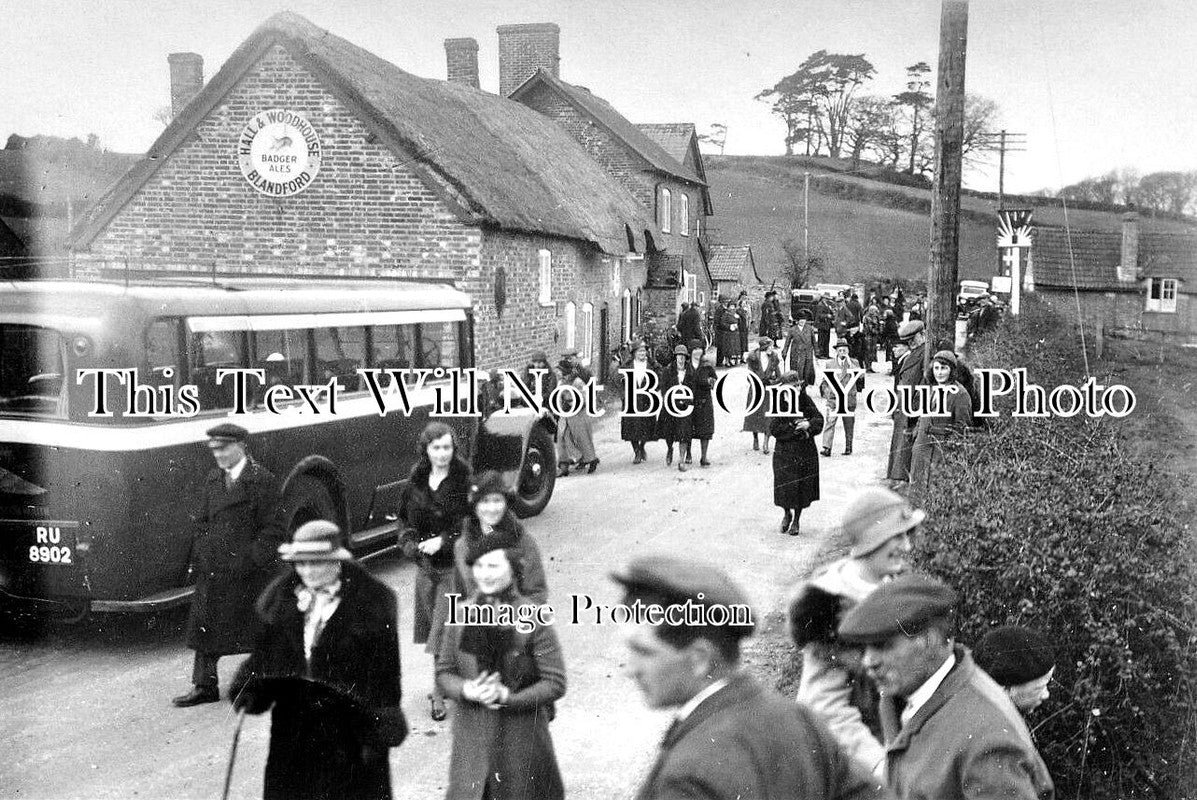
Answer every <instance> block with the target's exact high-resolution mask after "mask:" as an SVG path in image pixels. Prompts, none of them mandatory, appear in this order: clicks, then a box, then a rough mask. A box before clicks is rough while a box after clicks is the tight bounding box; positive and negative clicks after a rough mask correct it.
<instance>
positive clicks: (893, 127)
mask: <svg viewBox="0 0 1197 800" xmlns="http://www.w3.org/2000/svg"><path fill="white" fill-rule="evenodd" d="M894 112H895V109H894V105H893V103H892V102H890V100H889V99H888V98H885V97H880V96H878V95H865V96H864V97H861V98H860V99H858V100H857V101H856V103H855V104H854V105H853V108H852V113H851V115H850V116H849V117H848V124H847V128H846V129H845V131H844V144H845V145H846V146H847V148H848V152H849V153H851V158H852V169H853V170H856V169H859V168H860V160H861V157H862V156H863V155H864V153H865V152H866V151H871V152H874V153H879V154H881V155H882V158H879V159H878V160H884V156H885V155H886V154H888V153H889V152H891V149H892V147H893V143H894V141H895V140H898V139H900V137H899V135H898V131H897V119H896V115H895V113H894Z"/></svg>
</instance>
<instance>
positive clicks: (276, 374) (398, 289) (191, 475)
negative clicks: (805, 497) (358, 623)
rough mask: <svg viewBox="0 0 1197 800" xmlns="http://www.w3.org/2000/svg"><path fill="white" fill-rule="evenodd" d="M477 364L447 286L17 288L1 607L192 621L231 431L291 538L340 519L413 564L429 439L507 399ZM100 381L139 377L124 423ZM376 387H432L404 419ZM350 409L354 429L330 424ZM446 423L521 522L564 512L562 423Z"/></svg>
mask: <svg viewBox="0 0 1197 800" xmlns="http://www.w3.org/2000/svg"><path fill="white" fill-rule="evenodd" d="M473 353H474V343H473V326H472V313H471V305H470V299H469V297H468V296H466V295H465V294H463V293H461V292H459V291H457V290H456V289H454V288H452V287H450V286H446V285H442V284H432V283H420V282H414V281H385V282H384V281H357V280H344V281H307V280H305V281H303V282H302V283H299V284H298V285H297V284H296V283H295V282H290V283H283V282H280V281H269V280H250V279H239V280H236V281H223V282H221V283H216V282H215V281H211V282H200V281H190V282H189V281H170V282H160V283H157V284H156V285H148V284H139V285H123V284H119V283H80V282H69V281H31V282H23V283H14V284H10V285H9V286H8V287H6V288H5V290H4V291H3V292H2V293H0V602H13V601H16V602H20V601H41V602H44V603H49V604H54V605H57V606H59V607H60V610H63V611H65V612H66V613H67V614H68V615H82V614H86V613H87V612H88V611H156V610H159V609H162V608H166V607H169V606H172V605H176V604H180V603H184V602H186V601H187V600H188V599H189V597H190V595H191V588H190V586H189V577H188V566H189V561H190V554H191V542H192V539H193V525H192V522H191V517H190V515H191V513H192V512H193V511H194V510H195V507H196V506H197V505H198V501H199V497H200V491H201V487H202V485H203V481H204V478H205V475H206V474H207V472H208V470H209V469H211V468H212V459H211V456H210V454H209V452H208V448H207V445H206V437H205V435H204V432H205V430H207V429H208V428H209V427H211V426H212V425H215V424H216V423H218V422H220V421H223V420H226V419H231V420H232V421H235V422H237V423H238V424H240V425H242V426H244V427H245V428H247V429H248V430H249V431H250V434H251V450H252V454H253V457H254V458H256V459H258V460H259V461H260V462H261V463H263V464H264V465H265V466H266V467H267V468H268V469H270V470H271V471H272V472H274V473H275V475H277V476H278V478H279V480H280V482H281V486H282V493H283V512H284V514H285V521H286V523H287V525H288V526H289V528H290V529H293V528H294V527H296V526H298V525H300V524H302V523H303V522H306V521H308V520H310V519H315V518H327V519H331V520H334V521H336V522H338V523H339V524H340V525H341V526H342V528H343V529H344V530H346V531H348V536H349V541H348V545H349V547H350V548H351V549H352V550H353V551H354V553H355V554H356V555H358V556H359V557H371V556H374V555H378V554H381V553H384V552H388V551H390V550H393V549H394V548H395V547H396V546H397V532H398V531H397V523H396V522H395V519H394V510H395V506H396V503H397V499H398V496H399V493H400V491H401V489H402V487H403V483H404V481H405V479H406V477H407V475H408V472H409V470H410V467H411V465H412V463H413V460H414V448H415V441H416V437H417V436H418V435H419V433H420V431H421V429H422V428H423V427H424V425H425V423H426V422H427V421H428V419H429V416H430V415H431V414H434V413H436V414H441V413H443V406H440V405H438V406H434V403H437V402H441V401H443V400H444V398H449V397H453V396H454V390H455V391H456V393H457V396H458V397H460V396H461V395H462V394H463V393H464V392H465V391H474V390H476V391H478V392H479V393H480V394H483V395H486V394H488V392H487V386H486V383H485V380H486V376H485V375H481V376H480V377H481V383H480V384H478V386H471V385H470V383H469V382H468V381H467V380H466V378H467V377H468V371H463V370H465V368H469V367H472V366H473ZM229 368H252V369H260V370H261V371H262V372H261V373H260V374H261V376H262V377H263V378H264V379H265V380H264V384H263V382H260V381H258V380H254V379H250V380H247V382H246V383H247V389H246V392H245V393H244V394H245V397H246V399H247V404H246V408H245V413H240V414H235V415H234V416H232V417H230V416H229V414H230V411H231V410H233V407H234V400H235V397H234V391H233V382H232V381H231V380H229V379H228V378H227V377H226V379H225V380H224V381H223V382H219V383H218V382H217V371H218V370H220V369H229ZM438 368H439V369H438ZM459 368H460V369H459ZM98 369H105V370H122V371H123V370H132V369H136V370H137V384H139V385H140V386H139V388H136V389H135V391H134V392H133V396H132V397H130V385H129V384H131V381H126V382H125V384H126V385H122V383H121V381H120V379H119V378H116V377H111V376H110V377H109V378H107V379H106V389H107V391H106V393H105V395H104V397H103V399H104V406H105V409H104V410H105V411H107V412H108V413H109V414H110V416H96V415H95V414H94V412H95V411H96V410H97V401H98V400H99V399H100V398H98V397H97V390H96V381H97V380H98V378H99V376H98V375H97V374H96V373H94V372H89V371H94V370H98ZM371 369H376V370H392V369H393V370H397V371H399V372H397V373H396V374H399V375H409V374H410V375H413V376H414V375H415V372H414V371H415V370H421V369H424V370H430V372H429V373H428V374H427V375H426V376H425V377H426V381H425V383H424V385H423V386H422V387H420V388H414V387H415V384H416V382H417V381H416V377H412V378H411V379H410V380H409V381H406V383H407V384H408V385H410V386H412V387H413V388H412V390H411V391H408V392H407V393H406V394H407V408H406V409H403V408H401V407H400V405H399V404H398V402H397V398H396V392H394V391H391V390H393V389H395V388H396V387H393V386H390V385H389V381H390V380H391V376H390V373H385V372H380V373H377V375H378V378H379V383H378V386H376V387H374V388H375V389H380V388H381V389H382V391H381V392H377V391H372V390H371V387H370V386H369V385H368V383H367V380H366V378H365V376H364V375H363V373H361V372H359V371H358V370H371ZM124 374H127V373H124ZM332 381H335V382H336V386H335V387H334V390H333V391H332V392H330V391H329V390H328V388H327V387H328V386H329V384H330V382H332ZM455 382H456V386H454V385H452V384H454V383H455ZM279 384H283V385H285V386H287V387H300V386H303V387H314V386H321V387H325V388H324V389H323V391H319V390H311V389H309V390H307V391H308V394H309V395H310V396H311V397H313V398H315V399H316V400H317V401H318V402H317V403H312V402H308V401H305V400H303V399H301V397H300V394H299V391H298V390H295V391H293V392H287V391H281V392H280V391H276V392H273V394H275V395H276V399H277V397H278V396H281V397H283V398H284V400H283V401H282V402H276V403H274V404H273V405H274V408H273V409H268V408H267V407H265V403H264V400H265V399H266V394H267V389H268V388H270V387H274V386H277V385H279ZM191 387H194V388H191ZM289 394H293V395H294V399H286V397H287V395H289ZM330 394H332V395H335V413H332V412H331V410H329V409H327V408H326V407H325V406H324V405H322V404H323V403H326V401H327V400H328V399H329V395H330ZM188 395H190V396H191V398H192V402H191V403H188V402H186V401H184V400H182V399H181V398H183V397H185V396H188ZM130 400H132V401H133V404H134V405H133V407H130V405H129V403H130ZM380 402H385V403H386V413H385V414H383V413H380V405H379V403H380ZM195 406H198V411H196V408H195ZM485 408H486V406H485V405H481V406H480V410H485ZM405 410H406V412H407V413H404V411H405ZM130 411H134V412H140V413H128V412H130ZM444 421H445V422H447V423H449V424H450V425H452V426H453V427H454V428H455V429H456V430H457V431H458V433H459V435H460V441H461V443H462V447H463V450H464V455H465V456H466V457H467V459H468V460H471V461H472V463H473V465H474V468H475V469H479V470H480V469H488V468H490V469H498V470H500V471H502V472H503V473H504V474H505V476H506V477H507V479H508V481H509V482H510V484H511V485H512V486H513V487H514V488H515V490H516V497H515V500H514V502H513V505H514V507H515V509H516V511H517V513H519V514H521V515H523V516H528V515H533V514H537V513H539V512H540V511H541V510H542V509H543V508H544V507H545V505H546V504H547V503H548V501H549V498H550V497H551V495H552V491H553V482H554V476H555V474H556V463H555V454H554V448H553V435H554V433H555V423H554V421H553V419H552V417H551V416H548V415H545V414H540V415H537V414H535V413H533V411H531V410H530V409H526V408H516V409H513V410H512V411H511V412H510V413H504V412H498V413H492V414H489V415H487V416H482V415H471V414H463V415H460V416H445V417H444Z"/></svg>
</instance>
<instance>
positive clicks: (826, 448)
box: [819, 339, 865, 456]
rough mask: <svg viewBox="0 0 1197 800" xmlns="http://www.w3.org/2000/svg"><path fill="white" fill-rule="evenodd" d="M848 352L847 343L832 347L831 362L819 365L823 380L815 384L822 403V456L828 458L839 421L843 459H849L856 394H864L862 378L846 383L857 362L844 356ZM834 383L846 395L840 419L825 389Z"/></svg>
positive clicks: (832, 393) (833, 398)
mask: <svg viewBox="0 0 1197 800" xmlns="http://www.w3.org/2000/svg"><path fill="white" fill-rule="evenodd" d="M849 350H851V348H850V347H849V346H848V342H846V341H844V340H843V339H840V340H839V341H837V342H836V343H835V358H834V359H832V360H829V361H825V362H824V363H823V369H822V373H823V377H822V379H821V380H820V381H819V394H820V395H822V397H823V402H824V403H825V409H824V410H825V411H826V412H827V413H826V415H825V417H826V421H825V422H824V423H823V450H822V451H821V452H822V453H823V455H824V456H830V455H831V446H832V445H833V444H835V425H836V422H838V421H839V420H840V419H843V421H844V455H846V456H849V455H852V435H853V433H854V432H855V431H856V393H857V392H858V391H864V386H865V377H864V375H861V376H860V377H859V378H857V379H856V380H850V378H851V376H852V374H853V372H852V370H857V369H860V362H859V361H857V360H856V359H855V358H852V357H851V356H849V355H848V352H849ZM830 381H835V383H836V385H837V386H840V387H842V390H843V392H844V393H845V394H846V395H847V404H846V407H845V410H846V411H847V413H846V414H845V415H844V416H843V417H840V416H839V415H838V414H836V413H835V410H836V397H837V395H836V391H835V389H833V388H831V386H830V385H829V383H830Z"/></svg>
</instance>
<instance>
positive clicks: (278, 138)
mask: <svg viewBox="0 0 1197 800" xmlns="http://www.w3.org/2000/svg"><path fill="white" fill-rule="evenodd" d="M320 155H321V153H320V137H319V136H318V135H317V134H316V129H315V128H313V127H312V123H310V122H308V121H307V119H306V118H304V117H303V116H302V115H301V114H298V113H296V112H294V111H287V110H286V109H282V108H272V109H270V110H269V111H262V112H260V113H259V114H257V115H255V116H254V118H253V119H251V120H250V121H249V122H248V123H247V124H246V126H245V128H244V129H243V130H242V131H241V135H240V136H239V137H238V138H237V159H238V161H240V162H241V174H242V175H244V176H245V179H246V180H247V181H249V185H250V186H252V187H254V188H255V189H257V190H258V191H259V192H261V193H262V194H266V195H270V196H271V197H290V196H291V195H293V194H299V193H300V192H302V191H303V190H304V189H306V188H307V187H308V185H309V184H311V182H312V181H313V180H314V179H315V178H316V173H318V172H319V171H320Z"/></svg>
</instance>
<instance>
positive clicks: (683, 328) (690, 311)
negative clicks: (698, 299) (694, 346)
mask: <svg viewBox="0 0 1197 800" xmlns="http://www.w3.org/2000/svg"><path fill="white" fill-rule="evenodd" d="M677 332H678V334H679V335H680V336H681V337H682V341H683V342H690V341H693V340H695V339H697V340H698V341H700V342H701V341H703V340H704V337H703V335H702V311H700V310H699V308H698V303H694V304H689V303H682V311H681V313H680V314H679V315H678V318H677Z"/></svg>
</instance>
